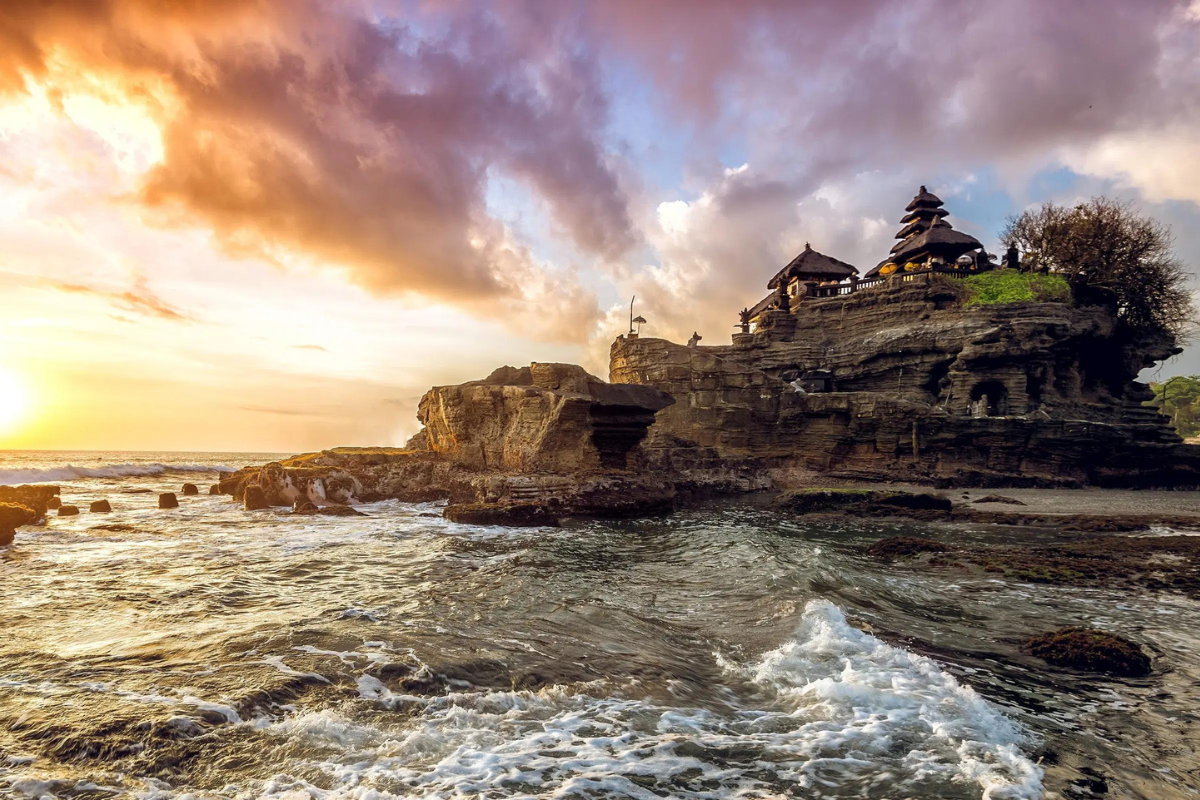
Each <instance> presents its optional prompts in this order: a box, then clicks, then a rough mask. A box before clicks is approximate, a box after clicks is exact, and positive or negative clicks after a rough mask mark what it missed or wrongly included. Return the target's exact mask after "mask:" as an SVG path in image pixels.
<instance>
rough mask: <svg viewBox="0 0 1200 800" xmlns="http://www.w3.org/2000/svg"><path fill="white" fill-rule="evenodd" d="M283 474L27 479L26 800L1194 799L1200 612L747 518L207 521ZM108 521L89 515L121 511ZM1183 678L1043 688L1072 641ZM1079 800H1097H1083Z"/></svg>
mask: <svg viewBox="0 0 1200 800" xmlns="http://www.w3.org/2000/svg"><path fill="white" fill-rule="evenodd" d="M272 458H274V456H272V455H270V454H231V453H223V454H192V453H70V454H64V453H12V452H10V453H0V483H8V484H13V483H31V482H53V483H57V484H58V485H59V486H61V487H62V496H63V499H64V501H65V502H68V503H72V504H75V505H77V506H79V507H80V508H81V509H83V510H84V511H83V513H81V515H80V516H78V517H64V518H59V517H56V516H53V515H52V516H51V517H50V519H49V521H48V524H47V525H45V526H41V527H33V528H24V529H22V530H20V531H19V532H18V534H17V537H16V541H15V543H14V545H13V546H12V547H11V548H9V549H7V550H4V551H0V608H3V612H0V613H2V614H3V633H2V634H0V792H6V793H9V794H12V795H14V796H18V797H44V796H51V797H111V796H117V795H121V796H129V797H144V798H201V797H219V798H258V797H271V798H317V799H318V800H333V799H334V798H363V799H364V800H365V799H367V798H371V799H373V798H390V797H405V798H459V797H463V798H465V797H489V798H510V797H511V798H517V797H521V798H558V797H561V798H607V797H614V798H645V799H647V800H649V798H664V797H672V798H726V797H741V798H779V797H814V798H816V797H867V798H900V797H947V798H981V797H982V798H997V799H998V798H1037V797H1042V796H1054V795H1058V796H1067V797H1070V796H1079V797H1085V796H1088V795H1087V792H1092V793H1093V795H1094V794H1096V793H1097V792H1098V791H1099V790H1100V788H1101V787H1103V788H1104V789H1105V790H1106V791H1107V792H1108V793H1109V796H1110V797H1121V796H1131V797H1134V796H1144V797H1190V796H1196V790H1195V786H1196V784H1197V771H1196V770H1197V768H1198V767H1200V764H1197V762H1196V756H1195V753H1196V744H1197V740H1198V732H1197V727H1198V726H1197V717H1196V712H1195V709H1196V708H1197V707H1198V704H1197V700H1198V699H1200V688H1198V685H1200V681H1198V679H1200V674H1198V670H1200V667H1198V664H1200V658H1197V656H1198V655H1200V635H1198V633H1197V626H1196V623H1195V620H1196V619H1197V616H1196V611H1197V608H1196V605H1197V604H1196V603H1195V602H1194V601H1192V600H1188V599H1186V598H1183V597H1180V596H1176V595H1153V596H1151V595H1146V596H1142V595H1131V594H1130V593H1128V592H1126V593H1119V592H1109V591H1107V590H1104V589H1079V588H1063V587H1052V586H1034V585H1025V584H1015V583H1006V582H1003V581H1000V580H996V579H994V578H992V577H990V576H984V577H980V576H971V575H968V574H965V573H958V572H953V571H949V570H937V569H928V568H926V569H920V568H914V567H912V566H906V565H893V564H887V563H881V562H879V561H875V560H873V559H870V558H868V557H866V556H865V555H864V554H863V553H862V547H863V545H865V544H868V543H870V542H871V541H874V540H875V539H878V538H880V537H882V536H886V535H895V534H897V533H913V532H921V533H925V534H928V535H933V536H935V537H940V538H943V539H944V540H946V541H954V540H958V541H964V540H965V541H985V540H999V541H1006V542H1011V541H1012V540H1014V539H1018V540H1019V539H1021V538H1022V537H1024V538H1026V539H1028V540H1029V541H1031V542H1032V541H1034V540H1035V539H1036V537H1045V536H1046V534H1045V533H1044V532H1033V531H1021V530H1013V529H1009V530H1001V529H993V530H986V529H982V528H970V527H962V526H958V527H949V526H941V527H938V526H895V525H886V524H880V523H878V522H875V521H861V522H855V521H847V522H844V523H837V524H834V523H823V524H811V523H805V522H803V521H798V520H795V519H789V518H787V517H785V516H781V515H778V514H775V513H773V512H771V511H770V510H767V509H764V508H762V507H760V505H756V504H755V503H753V502H751V501H747V500H739V501H731V502H729V503H722V504H714V505H711V506H708V507H705V508H700V509H691V510H687V511H681V512H677V513H675V514H671V515H667V516H661V517H655V518H650V519H645V520H638V521H625V522H602V521H580V522H572V523H568V524H567V525H565V526H564V527H562V528H557V529H527V530H514V529H504V528H495V527H486V526H464V525H456V524H452V523H448V522H446V521H445V520H444V519H442V517H441V515H440V511H439V508H438V506H437V505H435V504H416V505H414V504H403V503H397V502H394V501H388V502H381V503H372V504H366V505H363V506H360V510H362V511H363V512H365V513H366V514H367V515H368V516H366V517H357V518H344V517H337V518H324V517H293V516H291V515H290V514H289V513H288V512H287V511H286V510H285V509H275V510H268V511H261V512H245V511H243V510H241V508H240V507H239V506H238V505H237V504H235V503H233V502H232V501H231V500H230V498H228V497H223V496H209V495H207V494H201V496H199V497H182V496H181V497H180V501H181V507H180V508H179V509H173V510H160V509H158V508H157V494H158V492H161V491H175V492H177V493H178V492H179V491H180V488H181V485H182V484H183V483H184V482H191V483H197V484H198V485H200V488H201V492H202V493H203V492H206V491H207V487H208V484H210V483H212V482H214V481H215V480H216V479H217V477H218V475H219V474H220V472H222V471H226V470H229V469H234V468H237V467H239V466H242V465H244V464H248V463H263V462H265V461H268V460H271V459H272ZM100 498H104V499H108V500H109V501H110V503H111V504H112V506H113V512H112V513H110V514H89V513H87V512H86V509H87V507H88V504H89V502H90V501H91V500H93V499H100ZM1071 623H1083V624H1090V625H1098V626H1101V627H1108V628H1110V629H1114V630H1118V631H1119V632H1123V633H1126V634H1127V635H1133V636H1135V637H1136V638H1138V639H1139V640H1141V641H1144V642H1147V643H1148V645H1149V646H1150V647H1151V648H1152V649H1153V650H1154V651H1155V655H1156V665H1157V666H1156V672H1155V675H1154V676H1152V677H1150V678H1147V679H1141V680H1136V681H1130V680H1125V681H1121V680H1109V679H1101V678H1097V677H1095V676H1086V675H1081V674H1073V673H1068V672H1065V671H1062V670H1053V669H1050V668H1047V667H1046V666H1045V665H1044V664H1042V663H1041V662H1039V661H1037V660H1036V659H1032V658H1030V657H1028V656H1024V655H1022V654H1021V652H1020V641H1021V639H1022V638H1023V637H1025V636H1027V635H1029V633H1031V632H1041V631H1044V630H1052V629H1055V628H1057V627H1060V626H1062V625H1065V624H1071ZM1072 793H1074V794H1072Z"/></svg>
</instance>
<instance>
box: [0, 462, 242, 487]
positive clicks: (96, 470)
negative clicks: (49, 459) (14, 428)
mask: <svg viewBox="0 0 1200 800" xmlns="http://www.w3.org/2000/svg"><path fill="white" fill-rule="evenodd" d="M166 472H233V467H227V466H224V465H221V464H105V465H103V466H99V467H77V466H75V465H73V464H67V465H66V466H62V467H52V468H49V469H18V470H7V471H4V470H0V484H17V483H50V482H67V481H77V480H86V479H89V478H92V479H94V478H127V477H145V476H148V475H161V474H163V473H166Z"/></svg>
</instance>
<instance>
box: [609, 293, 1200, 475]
mask: <svg viewBox="0 0 1200 800" xmlns="http://www.w3.org/2000/svg"><path fill="white" fill-rule="evenodd" d="M1172 352H1173V350H1172V349H1171V348H1170V346H1169V344H1168V343H1165V342H1151V343H1146V342H1142V343H1140V345H1139V346H1137V347H1135V346H1134V345H1133V343H1132V342H1130V341H1128V340H1127V339H1125V338H1124V337H1123V336H1122V334H1121V331H1120V326H1118V325H1117V321H1116V317H1115V314H1114V312H1113V309H1112V308H1111V307H1110V306H1107V305H1104V304H1090V305H1082V304H1078V303H1066V302H1062V303H1050V302H1026V303H1009V304H1004V305H994V306H975V307H971V306H967V305H965V304H964V303H963V302H962V294H961V292H960V291H959V290H958V288H957V286H956V285H955V284H954V283H953V282H952V281H950V280H942V281H937V280H932V281H925V280H922V281H913V282H911V283H904V284H900V285H897V286H895V287H889V288H888V289H886V290H874V291H864V292H860V293H857V294H854V295H851V296H848V297H832V298H824V299H815V298H813V299H805V301H804V302H803V303H802V304H800V307H799V308H795V309H793V310H792V311H791V313H786V312H783V311H772V312H768V313H767V314H766V315H765V316H764V318H763V321H762V324H761V325H760V326H759V328H758V329H757V330H756V331H755V332H753V333H746V334H737V335H735V336H734V342H733V344H731V345H728V346H721V347H683V346H681V345H677V344H672V343H670V342H667V341H664V340H661V339H641V338H626V337H621V338H619V339H617V341H616V342H614V344H613V346H612V352H611V366H610V370H611V378H612V380H613V381H614V382H617V383H636V384H640V385H648V386H654V387H656V388H658V389H661V390H662V391H664V392H666V393H668V394H670V395H671V396H672V397H674V398H675V400H676V403H675V405H674V406H672V407H670V408H668V409H666V410H664V411H662V412H660V414H659V416H658V420H657V422H656V424H655V426H654V428H653V429H652V431H651V435H650V437H649V438H648V440H647V441H646V443H645V450H646V452H647V457H648V460H649V462H650V463H655V464H659V465H660V466H661V467H662V468H666V469H685V470H686V469H694V468H696V467H698V466H703V465H711V464H718V463H719V464H725V465H727V466H728V465H731V464H735V463H745V464H753V465H755V466H756V467H757V468H759V469H764V470H774V471H776V472H777V473H778V474H780V475H786V474H788V473H794V474H800V473H804V472H821V473H830V474H832V475H835V476H841V477H854V478H867V479H873V480H891V479H903V480H918V481H940V482H958V483H974V484H995V485H1004V484H1058V485H1061V484H1068V485H1069V484H1085V483H1091V484H1101V485H1114V484H1122V485H1146V484H1158V485H1161V484H1193V483H1196V482H1200V458H1198V456H1197V449H1196V448H1193V447H1189V446H1185V445H1183V444H1182V443H1181V440H1180V439H1179V437H1178V436H1177V435H1176V434H1175V433H1174V431H1172V430H1171V429H1170V427H1169V426H1168V425H1167V424H1166V423H1167V421H1166V419H1165V418H1163V417H1161V416H1159V415H1158V414H1157V413H1156V412H1154V411H1153V410H1152V409H1148V408H1145V407H1144V406H1142V402H1143V401H1144V400H1145V399H1147V398H1148V397H1149V392H1148V390H1147V388H1146V387H1145V386H1144V385H1143V384H1140V383H1137V382H1136V380H1135V379H1136V376H1137V373H1138V371H1139V370H1140V369H1141V368H1143V367H1144V366H1148V365H1149V364H1152V363H1154V362H1155V361H1157V360H1160V359H1163V358H1166V357H1168V356H1170V355H1171V354H1172ZM814 376H816V377H817V379H816V380H813V379H812V378H813V377H814ZM806 378H808V379H807V380H806ZM805 389H807V391H805ZM777 480H779V479H777ZM784 480H786V479H784Z"/></svg>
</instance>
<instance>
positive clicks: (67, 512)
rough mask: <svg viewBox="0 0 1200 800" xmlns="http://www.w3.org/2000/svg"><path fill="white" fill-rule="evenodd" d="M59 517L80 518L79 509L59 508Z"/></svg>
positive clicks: (71, 507)
mask: <svg viewBox="0 0 1200 800" xmlns="http://www.w3.org/2000/svg"><path fill="white" fill-rule="evenodd" d="M58 515H59V516H60V517H77V516H79V509H78V508H77V507H75V506H59V507H58Z"/></svg>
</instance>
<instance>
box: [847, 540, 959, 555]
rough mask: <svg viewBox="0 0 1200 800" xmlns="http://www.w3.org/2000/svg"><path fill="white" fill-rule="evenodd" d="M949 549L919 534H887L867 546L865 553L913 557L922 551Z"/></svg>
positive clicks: (936, 551)
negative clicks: (886, 536)
mask: <svg viewBox="0 0 1200 800" xmlns="http://www.w3.org/2000/svg"><path fill="white" fill-rule="evenodd" d="M949 549H950V548H949V547H947V546H946V545H944V544H942V543H941V542H935V541H934V540H933V539H925V538H922V537H920V536H889V537H888V538H886V539H880V540H879V541H878V542H875V544H873V545H871V546H870V547H868V548H867V549H866V553H867V555H869V556H875V557H876V558H913V557H914V556H918V555H920V554H922V553H944V552H946V551H947V550H949Z"/></svg>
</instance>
